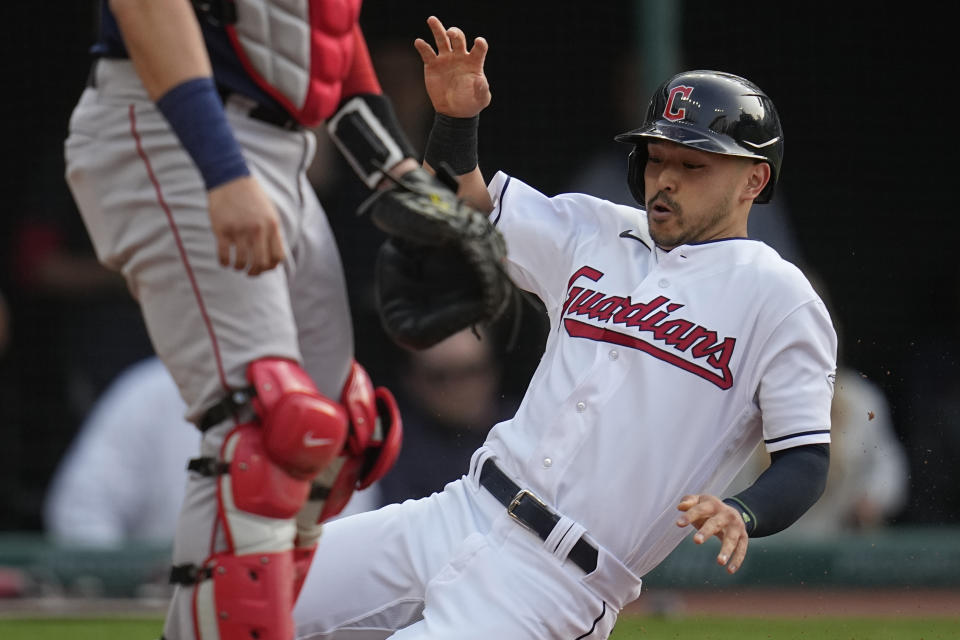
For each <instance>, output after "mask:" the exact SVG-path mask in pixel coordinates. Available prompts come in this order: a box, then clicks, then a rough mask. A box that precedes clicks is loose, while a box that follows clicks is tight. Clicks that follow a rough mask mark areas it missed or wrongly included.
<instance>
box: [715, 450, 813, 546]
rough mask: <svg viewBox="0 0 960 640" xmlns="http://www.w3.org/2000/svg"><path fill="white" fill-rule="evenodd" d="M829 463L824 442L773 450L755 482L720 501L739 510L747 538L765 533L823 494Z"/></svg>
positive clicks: (793, 517) (781, 526)
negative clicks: (745, 527) (767, 464)
mask: <svg viewBox="0 0 960 640" xmlns="http://www.w3.org/2000/svg"><path fill="white" fill-rule="evenodd" d="M829 467H830V445H827V444H808V445H803V446H799V447H792V448H790V449H783V450H782V451H776V452H774V453H772V454H770V466H769V467H768V468H767V470H766V471H764V472H763V473H762V474H760V477H759V478H757V481H756V482H754V483H753V484H752V485H751V486H750V487H748V488H747V489H744V490H743V491H741V492H740V493H738V494H737V495H735V496H733V497H731V498H727V499H726V500H724V502H725V503H727V504H729V505H730V506H731V507H733V508H734V509H736V510H737V511H738V512H740V514H741V516H742V517H743V521H744V523H745V524H746V525H747V533H748V534H749V535H750V537H751V538H761V537H763V536H769V535H771V534H774V533H778V532H780V531H783V530H784V529H786V528H787V527H789V526H790V525H791V524H793V523H794V522H796V521H797V519H799V518H800V516H802V515H803V514H804V513H806V511H807V509H809V508H810V507H811V506H813V504H814V503H815V502H816V501H817V500H818V499H819V498H820V496H821V495H823V490H824V488H826V485H827V471H828V470H829Z"/></svg>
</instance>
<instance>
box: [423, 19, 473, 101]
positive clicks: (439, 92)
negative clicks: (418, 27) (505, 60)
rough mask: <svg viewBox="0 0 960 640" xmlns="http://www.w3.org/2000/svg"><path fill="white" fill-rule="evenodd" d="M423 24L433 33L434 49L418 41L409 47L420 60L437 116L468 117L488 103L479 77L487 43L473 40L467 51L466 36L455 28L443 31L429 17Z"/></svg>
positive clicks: (441, 27)
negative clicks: (439, 114) (418, 55)
mask: <svg viewBox="0 0 960 640" xmlns="http://www.w3.org/2000/svg"><path fill="white" fill-rule="evenodd" d="M427 25H428V26H429V27H430V31H432V32H433V38H434V40H435V41H436V45H437V50H436V51H434V49H433V47H431V46H430V45H429V44H427V43H426V42H425V41H424V40H422V39H421V38H417V39H416V41H415V42H414V43H413V46H415V47H416V48H417V51H418V52H419V53H420V58H421V59H422V60H423V79H424V83H425V84H426V87H427V94H428V95H429V96H430V101H431V102H432V103H433V108H434V110H435V111H436V112H437V113H442V114H443V115H446V116H451V117H454V118H471V117H473V116H475V115H477V114H478V113H480V112H481V111H482V110H483V108H484V107H486V106H487V105H488V104H490V99H491V95H490V85H489V84H488V83H487V77H486V76H485V75H484V74H483V61H484V59H485V58H486V55H487V41H486V40H484V39H483V38H477V39H476V40H474V41H473V49H471V50H470V51H467V37H466V36H465V35H464V33H463V31H461V30H460V29H459V28H457V27H451V28H449V29H446V28H444V26H443V24H442V23H441V22H440V20H438V19H437V18H435V17H434V16H430V17H429V18H427Z"/></svg>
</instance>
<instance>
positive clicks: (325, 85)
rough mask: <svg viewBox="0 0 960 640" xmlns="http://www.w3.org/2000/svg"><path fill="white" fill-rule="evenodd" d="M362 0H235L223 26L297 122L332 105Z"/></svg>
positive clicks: (349, 58)
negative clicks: (234, 14) (233, 11)
mask: <svg viewBox="0 0 960 640" xmlns="http://www.w3.org/2000/svg"><path fill="white" fill-rule="evenodd" d="M361 2H362V0H236V2H235V4H236V9H237V21H236V22H235V23H234V24H231V25H228V26H227V27H226V30H227V35H228V36H229V38H230V41H231V42H232V43H233V47H234V49H236V51H237V55H238V56H239V57H240V61H241V62H242V63H243V66H244V67H245V68H246V70H247V72H248V73H249V74H250V76H251V77H252V78H253V79H254V80H255V81H256V82H257V84H259V85H260V86H261V87H262V88H263V89H264V90H265V91H266V92H267V93H269V94H270V95H271V96H273V97H274V98H275V99H276V100H277V101H278V102H280V104H282V105H283V106H284V107H286V108H287V110H288V111H290V113H291V114H293V116H294V117H295V118H296V119H297V121H299V122H300V123H301V124H304V125H307V126H314V125H317V124H319V123H320V122H321V121H322V120H325V119H326V118H328V117H329V116H330V115H332V114H333V112H334V111H335V110H336V108H337V105H338V104H339V102H340V89H341V86H342V83H343V79H344V78H345V77H346V76H347V74H348V73H349V71H350V66H351V64H352V63H353V53H354V43H355V41H354V28H355V26H356V24H357V19H358V17H359V15H360V4H361Z"/></svg>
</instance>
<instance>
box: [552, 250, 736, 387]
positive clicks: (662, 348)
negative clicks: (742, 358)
mask: <svg viewBox="0 0 960 640" xmlns="http://www.w3.org/2000/svg"><path fill="white" fill-rule="evenodd" d="M602 277H603V272H602V271H598V270H596V269H593V268H591V267H581V268H580V269H579V270H578V271H577V272H576V273H574V274H573V276H572V277H571V278H570V281H569V282H568V283H567V301H566V302H564V303H563V313H562V314H561V315H562V317H563V326H564V328H565V329H566V330H567V333H568V334H569V335H570V336H572V337H575V338H587V339H589V340H598V341H600V342H609V343H611V344H618V345H620V346H623V347H630V348H631V349H638V350H640V351H643V352H644V353H646V354H649V355H651V356H653V357H654V358H658V359H660V360H663V361H664V362H668V363H670V364H672V365H673V366H675V367H680V368H681V369H683V370H684V371H689V372H690V373H693V374H695V375H698V376H700V377H701V378H703V379H704V380H708V381H710V382H712V383H713V384H715V385H717V386H718V387H720V388H721V389H729V388H730V387H731V386H733V374H732V373H731V372H730V358H731V357H732V356H733V349H734V346H735V345H736V343H737V341H736V339H735V338H722V339H721V338H720V337H719V336H718V335H717V332H716V331H711V330H710V329H707V328H705V327H702V326H700V325H698V324H696V323H694V322H691V321H690V320H684V319H683V318H678V317H675V316H674V315H673V314H674V312H676V311H679V310H680V309H682V308H683V306H684V305H682V304H679V303H676V302H671V301H670V298H667V297H666V296H657V297H656V298H654V299H653V300H650V301H648V302H634V301H633V300H631V299H630V296H614V295H609V294H607V293H604V292H602V291H599V290H597V289H589V288H587V287H585V286H574V283H575V282H577V280H580V279H581V278H586V279H588V280H592V281H594V282H599V281H600V278H602ZM579 317H583V318H586V319H589V320H599V321H600V322H609V323H611V324H613V325H620V326H621V327H623V328H624V329H625V331H622V332H621V331H615V330H613V329H607V328H604V327H598V326H597V325H596V324H588V323H587V322H584V321H583V320H579V319H578V318H579ZM631 334H637V335H631ZM680 354H687V355H688V357H683V356H681V355H680Z"/></svg>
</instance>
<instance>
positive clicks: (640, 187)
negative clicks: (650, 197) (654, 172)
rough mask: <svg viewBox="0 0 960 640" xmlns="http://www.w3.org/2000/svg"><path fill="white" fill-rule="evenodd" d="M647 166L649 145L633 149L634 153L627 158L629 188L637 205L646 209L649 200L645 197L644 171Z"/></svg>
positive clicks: (642, 143) (645, 144)
mask: <svg viewBox="0 0 960 640" xmlns="http://www.w3.org/2000/svg"><path fill="white" fill-rule="evenodd" d="M646 166H647V143H646V142H642V141H641V142H640V144H638V145H635V146H634V147H633V151H631V152H630V155H629V156H627V186H629V187H630V193H631V194H633V199H634V200H636V201H637V203H638V204H639V205H640V206H641V207H644V208H646V206H647V200H646V197H645V196H644V191H645V189H644V184H643V171H644V169H645V168H646Z"/></svg>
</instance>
